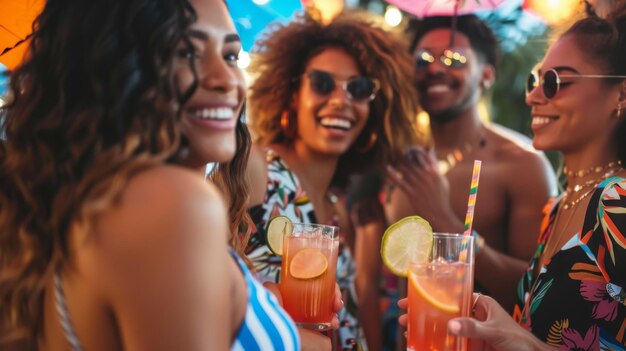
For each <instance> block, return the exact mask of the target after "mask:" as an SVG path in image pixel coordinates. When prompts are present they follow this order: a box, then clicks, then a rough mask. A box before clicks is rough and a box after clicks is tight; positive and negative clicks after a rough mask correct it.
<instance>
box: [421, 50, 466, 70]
mask: <svg viewBox="0 0 626 351" xmlns="http://www.w3.org/2000/svg"><path fill="white" fill-rule="evenodd" d="M439 61H441V63H443V64H444V66H446V67H450V68H462V67H464V66H465V65H466V64H467V57H466V56H465V55H464V54H463V53H462V52H460V51H456V50H453V49H446V50H444V51H443V53H442V54H441V55H440V56H439ZM434 62H435V55H433V54H432V53H431V52H430V51H428V50H425V49H420V50H418V51H417V55H416V61H415V67H416V68H417V69H426V68H428V66H430V65H431V64H432V63H434Z"/></svg>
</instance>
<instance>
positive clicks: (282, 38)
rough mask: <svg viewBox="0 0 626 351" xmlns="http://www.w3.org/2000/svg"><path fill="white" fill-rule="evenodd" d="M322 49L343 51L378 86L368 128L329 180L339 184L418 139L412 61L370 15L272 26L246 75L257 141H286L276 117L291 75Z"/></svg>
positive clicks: (292, 86)
mask: <svg viewBox="0 0 626 351" xmlns="http://www.w3.org/2000/svg"><path fill="white" fill-rule="evenodd" d="M328 47H338V48H341V49H343V50H345V51H346V52H347V53H348V54H349V55H350V56H352V57H353V58H354V59H355V61H356V63H357V65H358V68H359V70H360V71H361V72H362V74H364V75H367V76H370V77H374V78H376V79H378V80H379V81H380V83H381V89H380V90H379V91H378V92H377V94H376V99H374V100H373V101H372V102H371V103H370V114H369V118H368V122H367V125H366V126H365V128H364V130H363V132H362V133H361V135H359V137H358V138H357V140H356V142H355V143H354V144H353V145H352V146H351V148H350V149H349V150H348V151H347V152H346V153H344V154H343V155H342V156H341V159H340V160H339V166H338V169H337V171H336V173H335V179H334V180H333V184H334V185H339V184H342V183H344V181H345V180H346V179H347V177H348V176H349V174H350V173H352V172H354V171H358V170H360V169H363V168H364V167H365V166H368V167H377V166H382V165H384V164H386V163H388V162H393V161H394V160H396V159H398V158H399V157H401V155H402V153H403V151H404V149H405V148H406V147H407V146H408V145H411V144H414V143H416V142H417V134H416V132H415V129H414V128H413V125H412V121H413V120H414V118H415V116H416V115H417V111H418V104H417V96H416V93H415V88H414V86H413V84H412V77H413V73H412V72H413V66H412V62H411V57H410V55H409V54H408V47H407V45H406V42H404V41H403V40H402V39H401V37H400V36H399V35H396V34H395V33H391V32H388V31H386V30H384V29H383V28H382V26H381V25H379V24H378V22H376V19H375V17H373V16H372V15H367V14H364V13H355V12H351V13H343V14H341V15H339V16H338V17H336V18H335V19H334V20H333V21H332V22H330V23H329V24H322V23H321V22H319V21H317V20H316V19H314V18H312V17H311V16H308V15H301V16H299V17H297V18H296V19H295V20H294V21H292V22H290V23H288V24H276V25H274V26H273V27H272V28H271V29H270V30H269V31H268V33H267V34H266V35H265V36H264V37H263V38H262V39H261V40H260V41H259V42H258V43H257V45H256V47H255V50H254V52H253V63H252V65H251V72H252V73H253V75H255V81H254V83H253V84H252V86H251V87H250V96H249V100H248V108H249V109H248V111H249V116H250V120H251V126H252V129H253V131H254V134H255V136H256V138H257V141H258V142H259V143H260V144H262V145H268V144H275V143H279V144H289V143H291V142H292V140H291V139H290V137H289V136H288V135H285V133H284V132H283V130H282V129H281V125H280V119H281V115H282V114H283V112H284V111H287V110H288V109H289V108H290V102H291V98H292V96H293V94H294V92H296V91H297V90H298V89H299V79H297V78H298V77H300V76H301V75H302V74H303V73H304V70H305V67H306V65H307V64H308V62H309V61H310V60H311V58H313V57H314V56H316V55H317V54H319V53H321V52H322V51H323V50H324V49H325V48H328ZM372 133H375V134H376V135H377V136H378V140H377V142H376V144H375V146H374V147H373V148H372V149H370V150H368V151H367V152H362V151H359V149H360V148H362V146H363V145H367V143H368V141H369V140H370V136H371V134H372Z"/></svg>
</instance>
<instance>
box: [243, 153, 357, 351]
mask: <svg viewBox="0 0 626 351" xmlns="http://www.w3.org/2000/svg"><path fill="white" fill-rule="evenodd" d="M266 161H267V169H268V174H267V191H266V194H265V201H264V203H263V204H261V205H257V206H254V207H252V208H250V210H249V212H250V216H251V217H252V220H253V221H254V223H255V225H256V229H257V230H256V232H255V233H253V234H252V236H251V238H250V241H249V242H248V246H247V248H246V252H245V254H246V256H247V257H248V258H249V259H250V260H251V261H252V264H253V265H254V268H255V270H256V272H257V273H258V274H259V279H260V280H262V281H270V282H274V283H278V282H279V280H280V270H281V264H282V257H281V256H276V255H275V254H274V253H273V252H272V251H271V250H270V249H269V247H268V246H267V240H266V233H265V228H266V226H267V223H268V222H269V220H270V219H271V218H273V217H276V216H281V215H282V216H286V217H288V218H289V219H291V221H292V222H297V223H318V222H317V220H316V217H315V212H314V211H313V204H312V203H311V201H310V200H309V196H308V195H307V194H306V192H305V191H304V189H302V186H301V185H300V181H299V180H298V178H297V177H296V175H295V174H293V173H292V172H291V170H290V169H289V168H288V167H287V166H286V165H285V164H284V163H283V162H282V160H281V159H280V157H279V156H278V154H277V153H276V152H274V151H273V150H271V149H268V150H267V153H266ZM324 224H328V225H334V226H337V225H338V224H339V218H338V217H337V216H335V218H333V220H332V222H331V223H324ZM339 240H340V244H339V257H338V259H337V283H338V284H339V288H340V289H341V292H342V295H343V301H344V308H343V309H342V310H341V311H340V312H339V322H340V327H339V340H338V341H337V342H339V343H340V344H341V347H340V348H338V349H339V350H353V349H354V350H356V349H362V348H363V347H364V345H365V342H364V340H363V339H364V338H363V337H362V335H363V333H362V332H361V331H360V328H359V325H358V323H357V318H356V295H355V287H354V276H355V267H354V260H353V259H352V256H351V253H350V250H349V248H348V247H347V245H343V243H342V241H343V233H341V234H340V236H339Z"/></svg>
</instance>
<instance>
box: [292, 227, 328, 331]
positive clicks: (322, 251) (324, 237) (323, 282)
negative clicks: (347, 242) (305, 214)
mask: <svg viewBox="0 0 626 351" xmlns="http://www.w3.org/2000/svg"><path fill="white" fill-rule="evenodd" d="M338 251H339V228H337V227H333V226H327V225H320V224H303V223H293V231H292V232H291V233H288V234H287V235H285V237H284V243H283V262H282V270H281V274H280V277H281V278H280V292H281V295H282V298H283V307H284V308H285V310H287V312H288V313H289V315H290V316H291V318H293V320H294V321H295V322H296V324H298V325H299V326H301V327H304V328H308V329H315V330H324V329H328V328H330V323H331V321H332V318H333V315H334V311H333V302H334V296H335V282H336V275H337V253H338Z"/></svg>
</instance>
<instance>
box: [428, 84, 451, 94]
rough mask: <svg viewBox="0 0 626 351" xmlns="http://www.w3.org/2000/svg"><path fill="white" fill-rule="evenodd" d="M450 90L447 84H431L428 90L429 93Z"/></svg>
mask: <svg viewBox="0 0 626 351" xmlns="http://www.w3.org/2000/svg"><path fill="white" fill-rule="evenodd" d="M448 91H450V87H449V86H447V85H445V84H437V85H431V86H429V87H428V90H427V92H429V93H445V92H448Z"/></svg>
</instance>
